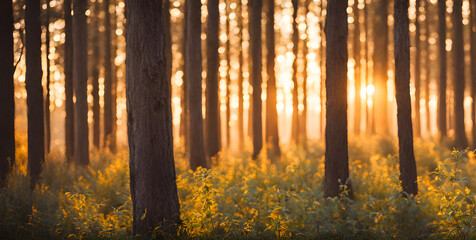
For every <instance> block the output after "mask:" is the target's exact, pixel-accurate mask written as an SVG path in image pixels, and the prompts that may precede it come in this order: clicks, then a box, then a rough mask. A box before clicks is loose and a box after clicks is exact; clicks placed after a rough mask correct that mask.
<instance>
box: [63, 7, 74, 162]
mask: <svg viewBox="0 0 476 240" xmlns="http://www.w3.org/2000/svg"><path fill="white" fill-rule="evenodd" d="M63 8H64V23H65V25H64V31H65V40H64V91H65V110H66V117H65V149H66V150H65V152H66V153H65V155H66V160H67V162H68V163H71V162H73V159H74V138H75V137H74V119H75V116H74V102H73V94H74V93H73V21H72V17H71V0H64V3H63Z"/></svg>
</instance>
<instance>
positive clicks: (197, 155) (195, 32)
mask: <svg viewBox="0 0 476 240" xmlns="http://www.w3.org/2000/svg"><path fill="white" fill-rule="evenodd" d="M187 4H188V19H187V21H188V31H187V41H188V42H187V80H188V86H189V88H188V101H189V106H190V109H189V114H190V118H189V120H190V121H189V124H190V159H189V160H190V168H191V169H192V170H195V169H197V168H198V167H204V168H206V167H207V159H206V155H205V146H204V144H203V116H202V52H201V51H202V50H201V46H202V44H201V39H200V34H201V29H202V28H201V26H202V24H201V20H200V7H201V2H200V1H189V2H188V3H187ZM217 53H218V52H217ZM207 89H208V88H207ZM213 127H214V128H216V127H217V126H213Z"/></svg>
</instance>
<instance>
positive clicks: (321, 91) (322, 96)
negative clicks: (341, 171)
mask: <svg viewBox="0 0 476 240" xmlns="http://www.w3.org/2000/svg"><path fill="white" fill-rule="evenodd" d="M323 12H324V1H320V5H319V34H320V37H321V40H320V41H319V54H320V61H319V69H320V72H321V74H320V78H321V79H320V86H319V99H320V103H321V114H320V118H321V119H320V121H319V133H320V136H321V137H323V136H324V135H325V128H324V127H325V125H324V116H325V111H326V108H325V91H324V90H325V88H326V85H325V80H324V79H325V71H324V67H325V64H326V62H325V58H326V54H325V49H324V47H325V46H324V39H325V37H326V36H325V35H326V34H325V31H324V24H325V16H324V14H323Z"/></svg>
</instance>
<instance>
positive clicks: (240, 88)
mask: <svg viewBox="0 0 476 240" xmlns="http://www.w3.org/2000/svg"><path fill="white" fill-rule="evenodd" d="M237 12H238V29H239V33H238V38H239V40H238V42H239V55H238V63H239V67H238V141H239V142H238V146H239V147H240V149H243V147H244V140H245V130H244V126H243V124H244V123H243V122H244V119H243V103H244V102H243V64H244V61H243V27H244V26H243V4H242V3H241V1H238V10H237ZM268 96H269V95H268Z"/></svg>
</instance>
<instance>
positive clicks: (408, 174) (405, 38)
mask: <svg viewBox="0 0 476 240" xmlns="http://www.w3.org/2000/svg"><path fill="white" fill-rule="evenodd" d="M408 5H409V1H408V0H395V5H394V19H395V34H394V36H395V97H396V99H397V120H398V144H399V155H400V181H402V188H403V191H404V192H406V193H408V194H413V195H416V194H418V184H417V182H416V181H417V171H416V163H415V156H414V153H413V133H412V117H411V116H412V105H411V104H412V102H411V98H410V36H409V26H408V22H409V20H408Z"/></svg>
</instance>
